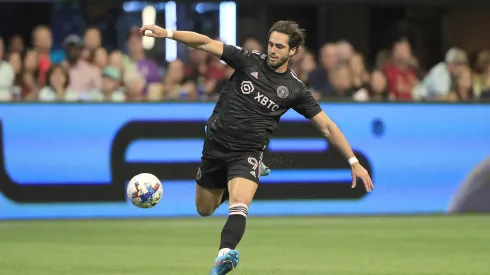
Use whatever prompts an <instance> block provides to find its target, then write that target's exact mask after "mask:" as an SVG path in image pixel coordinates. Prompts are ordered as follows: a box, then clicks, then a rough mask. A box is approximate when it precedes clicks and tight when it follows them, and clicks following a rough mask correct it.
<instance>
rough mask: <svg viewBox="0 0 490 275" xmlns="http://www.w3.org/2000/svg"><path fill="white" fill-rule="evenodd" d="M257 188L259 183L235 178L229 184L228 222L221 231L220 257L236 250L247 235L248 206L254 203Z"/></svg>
mask: <svg viewBox="0 0 490 275" xmlns="http://www.w3.org/2000/svg"><path fill="white" fill-rule="evenodd" d="M257 187H258V185H257V183H255V182H253V181H251V180H248V179H245V178H234V179H232V180H230V181H229V182H228V190H229V193H230V198H229V201H230V202H229V208H228V220H227V221H226V223H225V226H224V227H223V230H222V231H221V243H220V247H219V252H218V256H222V255H224V254H226V253H227V252H228V251H230V250H234V249H235V248H236V246H237V245H238V243H239V242H240V240H241V239H242V237H243V235H244V234H245V226H246V222H247V216H248V206H249V205H250V203H251V202H252V199H253V197H254V195H255V192H256V191H257Z"/></svg>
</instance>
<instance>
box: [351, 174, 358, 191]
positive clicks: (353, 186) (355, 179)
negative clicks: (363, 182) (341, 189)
mask: <svg viewBox="0 0 490 275" xmlns="http://www.w3.org/2000/svg"><path fill="white" fill-rule="evenodd" d="M356 181H357V178H356V176H354V175H352V188H355V187H356Z"/></svg>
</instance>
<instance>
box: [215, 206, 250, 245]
mask: <svg viewBox="0 0 490 275" xmlns="http://www.w3.org/2000/svg"><path fill="white" fill-rule="evenodd" d="M247 215H248V206H247V205H246V204H243V203H237V204H234V205H232V206H230V208H229V216H228V220H227V221H226V224H225V226H224V227H223V231H221V244H220V246H219V249H220V250H221V249H223V248H229V249H235V248H236V246H237V245H238V243H239V242H240V240H241V239H242V237H243V234H244V233H245V225H246V222H247Z"/></svg>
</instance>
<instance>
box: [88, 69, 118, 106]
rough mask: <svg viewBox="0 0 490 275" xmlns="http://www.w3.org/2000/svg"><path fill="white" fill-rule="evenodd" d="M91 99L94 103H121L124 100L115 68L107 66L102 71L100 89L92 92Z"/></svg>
mask: <svg viewBox="0 0 490 275" xmlns="http://www.w3.org/2000/svg"><path fill="white" fill-rule="evenodd" d="M94 93H95V94H94V95H93V96H92V97H91V98H92V99H94V100H96V101H112V102H123V101H125V100H126V97H125V95H124V92H123V91H122V89H121V73H120V72H119V70H118V69H117V68H115V67H111V66H107V67H105V68H104V69H103V70H102V89H101V90H100V91H94Z"/></svg>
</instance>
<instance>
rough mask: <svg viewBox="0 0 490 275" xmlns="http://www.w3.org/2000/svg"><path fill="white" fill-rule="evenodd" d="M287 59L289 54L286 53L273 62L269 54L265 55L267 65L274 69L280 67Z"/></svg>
mask: <svg viewBox="0 0 490 275" xmlns="http://www.w3.org/2000/svg"><path fill="white" fill-rule="evenodd" d="M288 60H289V56H288V55H286V56H284V57H283V58H280V59H278V60H276V61H274V62H272V60H271V57H270V56H268V57H267V63H268V64H269V67H271V68H272V69H274V70H277V69H278V68H280V67H281V66H282V65H284V64H285V63H286V62H288Z"/></svg>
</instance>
